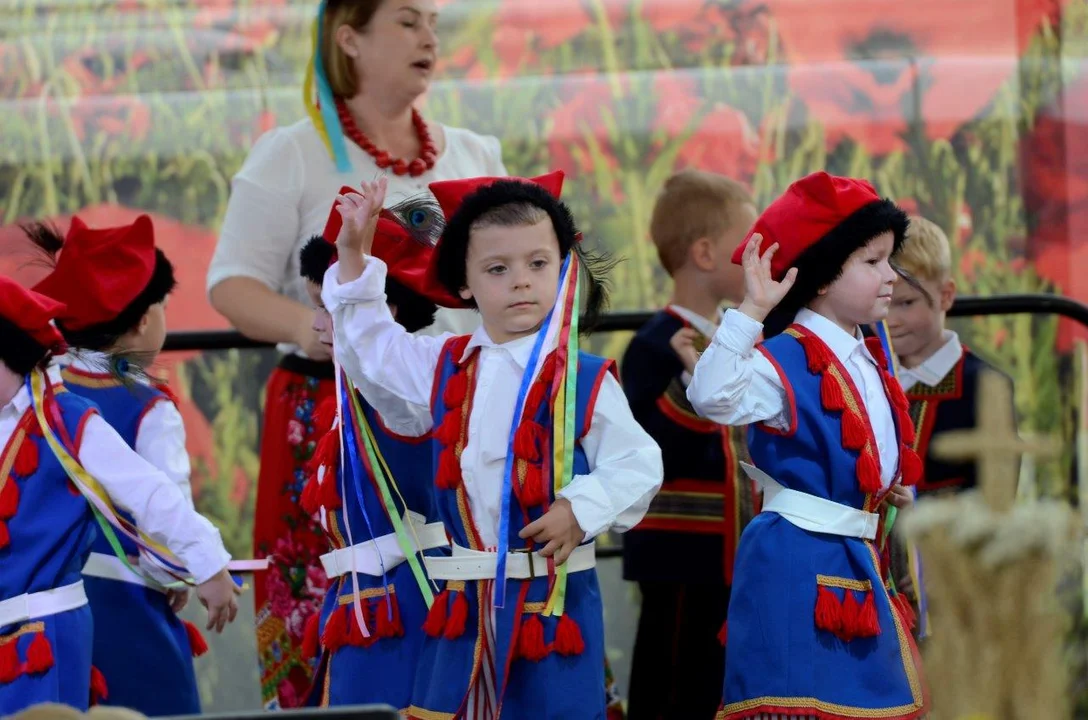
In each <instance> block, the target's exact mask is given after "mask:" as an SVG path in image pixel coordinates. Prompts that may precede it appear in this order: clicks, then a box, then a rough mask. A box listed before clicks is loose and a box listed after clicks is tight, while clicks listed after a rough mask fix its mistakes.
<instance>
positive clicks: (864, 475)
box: [857, 450, 880, 494]
mask: <svg viewBox="0 0 1088 720" xmlns="http://www.w3.org/2000/svg"><path fill="white" fill-rule="evenodd" d="M857 472H858V487H860V488H861V491H862V492H863V493H867V494H872V493H877V492H880V466H878V465H877V463H876V458H875V457H874V456H873V453H872V452H869V451H867V450H862V451H861V454H860V455H858V463H857Z"/></svg>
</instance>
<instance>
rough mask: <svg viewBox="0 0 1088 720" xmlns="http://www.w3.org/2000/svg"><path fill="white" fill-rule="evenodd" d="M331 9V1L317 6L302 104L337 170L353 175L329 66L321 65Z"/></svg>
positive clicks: (322, 1)
mask: <svg viewBox="0 0 1088 720" xmlns="http://www.w3.org/2000/svg"><path fill="white" fill-rule="evenodd" d="M327 6H328V0H321V4H320V5H318V7H317V18H316V19H315V20H314V25H313V30H312V32H311V36H312V38H313V44H314V47H313V54H312V55H311V56H310V64H309V65H308V66H307V68H306V78H305V80H303V83H302V103H303V105H304V106H305V108H306V114H307V115H309V116H310V120H311V121H312V122H313V124H314V129H315V130H317V134H318V136H319V137H320V138H321V140H322V142H324V143H325V147H326V148H327V149H328V151H329V154H330V155H331V156H332V159H333V160H334V161H335V162H336V170H337V171H338V172H342V173H346V172H351V160H350V159H348V147H347V143H346V142H344V128H343V127H342V126H341V125H340V116H339V115H338V114H337V112H336V98H335V97H334V96H333V94H332V87H331V86H330V85H329V79H328V76H327V75H326V74H325V65H324V63H322V62H321V42H322V33H323V32H324V28H325V11H326V10H327V9H328V7H327ZM315 90H316V92H315Z"/></svg>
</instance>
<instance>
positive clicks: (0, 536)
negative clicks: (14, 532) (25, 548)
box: [0, 520, 11, 549]
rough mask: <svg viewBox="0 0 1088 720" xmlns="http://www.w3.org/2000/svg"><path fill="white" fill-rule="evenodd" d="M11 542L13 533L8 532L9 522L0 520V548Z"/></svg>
mask: <svg viewBox="0 0 1088 720" xmlns="http://www.w3.org/2000/svg"><path fill="white" fill-rule="evenodd" d="M10 544H11V533H9V532H8V524H7V523H6V522H4V521H3V520H0V549H3V548H6V547H7V546H8V545H10Z"/></svg>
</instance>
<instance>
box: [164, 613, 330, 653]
mask: <svg viewBox="0 0 1088 720" xmlns="http://www.w3.org/2000/svg"><path fill="white" fill-rule="evenodd" d="M315 617H316V616H315ZM182 622H184V623H185V634H186V635H188V636H189V649H190V650H191V651H192V653H193V657H200V656H202V655H205V654H206V653H207V652H208V641H207V640H205V639H204V634H203V633H202V632H200V628H198V627H197V626H196V625H193V624H192V623H191V622H189V621H188V620H183V621H182Z"/></svg>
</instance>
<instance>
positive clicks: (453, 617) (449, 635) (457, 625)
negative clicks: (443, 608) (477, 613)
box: [442, 592, 468, 640]
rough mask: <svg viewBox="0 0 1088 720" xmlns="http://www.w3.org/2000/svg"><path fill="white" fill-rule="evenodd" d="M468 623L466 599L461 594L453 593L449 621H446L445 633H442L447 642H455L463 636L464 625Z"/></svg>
mask: <svg viewBox="0 0 1088 720" xmlns="http://www.w3.org/2000/svg"><path fill="white" fill-rule="evenodd" d="M466 622H468V598H466V597H465V594H464V593H463V592H458V593H454V596H453V607H452V608H451V609H450V616H449V619H448V620H447V621H446V631H445V632H444V633H442V635H443V637H445V638H446V639H447V640H456V639H457V638H459V637H461V636H462V635H464V634H465V623H466Z"/></svg>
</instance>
